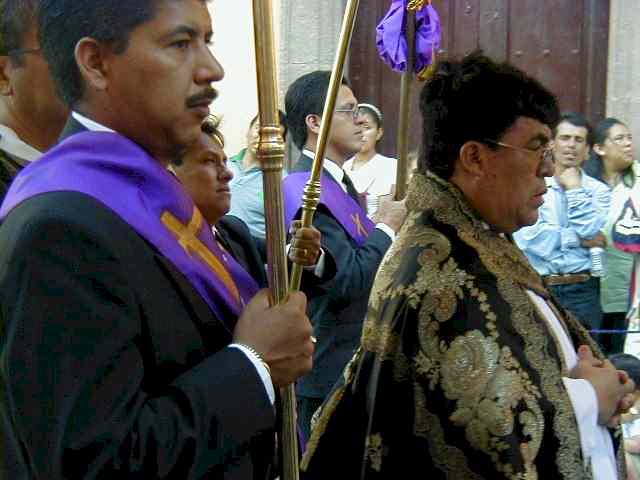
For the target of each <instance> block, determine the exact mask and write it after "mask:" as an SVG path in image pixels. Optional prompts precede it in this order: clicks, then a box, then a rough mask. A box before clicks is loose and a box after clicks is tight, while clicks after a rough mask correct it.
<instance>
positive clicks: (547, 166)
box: [538, 155, 556, 177]
mask: <svg viewBox="0 0 640 480" xmlns="http://www.w3.org/2000/svg"><path fill="white" fill-rule="evenodd" d="M555 171H556V165H555V161H554V159H553V155H547V156H543V157H542V158H541V159H540V166H539V167H538V177H553V175H554V173H555Z"/></svg>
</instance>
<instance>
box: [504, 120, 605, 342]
mask: <svg viewBox="0 0 640 480" xmlns="http://www.w3.org/2000/svg"><path fill="white" fill-rule="evenodd" d="M590 146H591V127H590V126H589V124H588V122H587V120H586V119H585V118H584V117H583V116H582V115H580V114H578V113H574V112H567V113H564V114H562V115H561V117H560V122H559V123H558V126H557V127H556V128H555V130H554V135H553V157H554V159H555V172H554V175H553V177H550V178H548V179H547V181H546V183H547V192H546V194H545V195H544V204H543V205H542V206H541V207H540V210H539V217H538V221H537V222H536V223H535V225H532V226H529V227H525V228H523V229H522V230H520V231H518V232H516V234H515V235H514V238H515V240H516V242H517V243H518V245H519V246H520V248H521V249H522V250H523V251H524V253H525V254H526V255H527V257H528V258H529V260H530V261H531V264H532V265H533V267H534V268H535V269H536V270H537V271H538V273H539V274H540V275H542V278H543V279H544V281H545V284H546V285H547V287H549V289H550V290H551V291H552V292H553V293H554V295H555V296H556V298H557V299H558V300H559V301H560V304H561V305H562V306H563V307H564V308H566V309H567V310H569V311H570V312H571V313H573V314H574V315H575V316H576V317H577V318H578V320H580V322H581V323H582V324H583V325H584V326H585V327H586V328H587V329H588V330H594V329H599V328H601V327H602V307H601V305H600V279H599V278H597V277H595V276H594V275H592V272H591V267H592V265H591V256H590V253H589V249H590V248H592V247H601V248H603V247H605V246H606V239H605V237H604V235H603V234H602V233H600V230H601V229H602V228H603V227H604V224H605V222H606V219H607V214H608V212H609V205H610V203H611V192H610V189H609V188H608V187H607V186H606V185H605V184H603V183H602V182H600V181H598V180H596V179H595V178H593V177H590V176H589V175H587V174H586V173H585V172H584V170H582V168H581V166H582V163H583V162H584V161H585V160H586V158H587V156H588V154H589V148H590ZM594 338H595V339H596V340H599V338H600V336H599V335H598V334H597V333H596V334H594Z"/></svg>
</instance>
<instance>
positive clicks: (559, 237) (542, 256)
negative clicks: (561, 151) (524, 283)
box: [513, 172, 611, 275]
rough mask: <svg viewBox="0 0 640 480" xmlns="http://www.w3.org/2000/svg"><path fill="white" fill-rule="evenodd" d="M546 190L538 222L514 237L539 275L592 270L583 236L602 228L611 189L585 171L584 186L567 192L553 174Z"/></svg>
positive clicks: (587, 237)
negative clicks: (582, 244)
mask: <svg viewBox="0 0 640 480" xmlns="http://www.w3.org/2000/svg"><path fill="white" fill-rule="evenodd" d="M547 188H548V190H547V193H546V194H545V196H544V204H543V205H542V206H541V207H540V209H539V211H538V214H539V217H538V221H537V222H536V224H535V225H532V226H530V227H524V228H522V229H521V230H519V231H517V232H516V233H515V234H514V235H513V236H514V239H515V241H516V243H517V244H518V246H519V247H520V248H521V249H522V250H523V251H524V253H525V254H526V255H527V257H528V258H529V261H530V262H531V264H532V265H533V267H534V268H535V269H536V270H537V271H538V273H539V274H540V275H552V274H562V273H576V272H582V271H585V270H591V258H590V256H589V249H588V248H584V247H581V246H580V240H581V239H590V238H593V237H594V236H595V235H596V234H597V233H598V232H600V231H601V230H602V228H603V227H604V224H605V222H606V220H607V215H608V212H609V205H610V203H611V193H610V189H609V187H608V186H607V185H605V184H604V183H602V182H600V181H598V180H596V179H595V178H593V177H590V176H588V175H587V174H585V173H584V172H582V187H580V188H575V189H573V190H567V191H565V190H564V189H563V188H562V187H561V186H560V185H558V182H557V181H556V179H555V178H554V177H551V178H548V179H547Z"/></svg>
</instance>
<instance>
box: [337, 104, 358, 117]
mask: <svg viewBox="0 0 640 480" xmlns="http://www.w3.org/2000/svg"><path fill="white" fill-rule="evenodd" d="M334 112H335V113H350V114H351V117H352V118H353V120H354V121H356V120H357V119H358V117H359V116H360V107H359V106H358V105H354V106H353V107H350V108H336V109H335V110H334Z"/></svg>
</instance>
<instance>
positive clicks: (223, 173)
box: [219, 155, 234, 183]
mask: <svg viewBox="0 0 640 480" xmlns="http://www.w3.org/2000/svg"><path fill="white" fill-rule="evenodd" d="M233 175H234V174H233V171H232V170H231V169H230V168H229V165H228V164H227V157H226V155H225V157H224V161H223V162H222V168H221V169H220V172H219V177H220V180H221V181H223V182H225V183H229V182H230V181H231V180H233Z"/></svg>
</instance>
